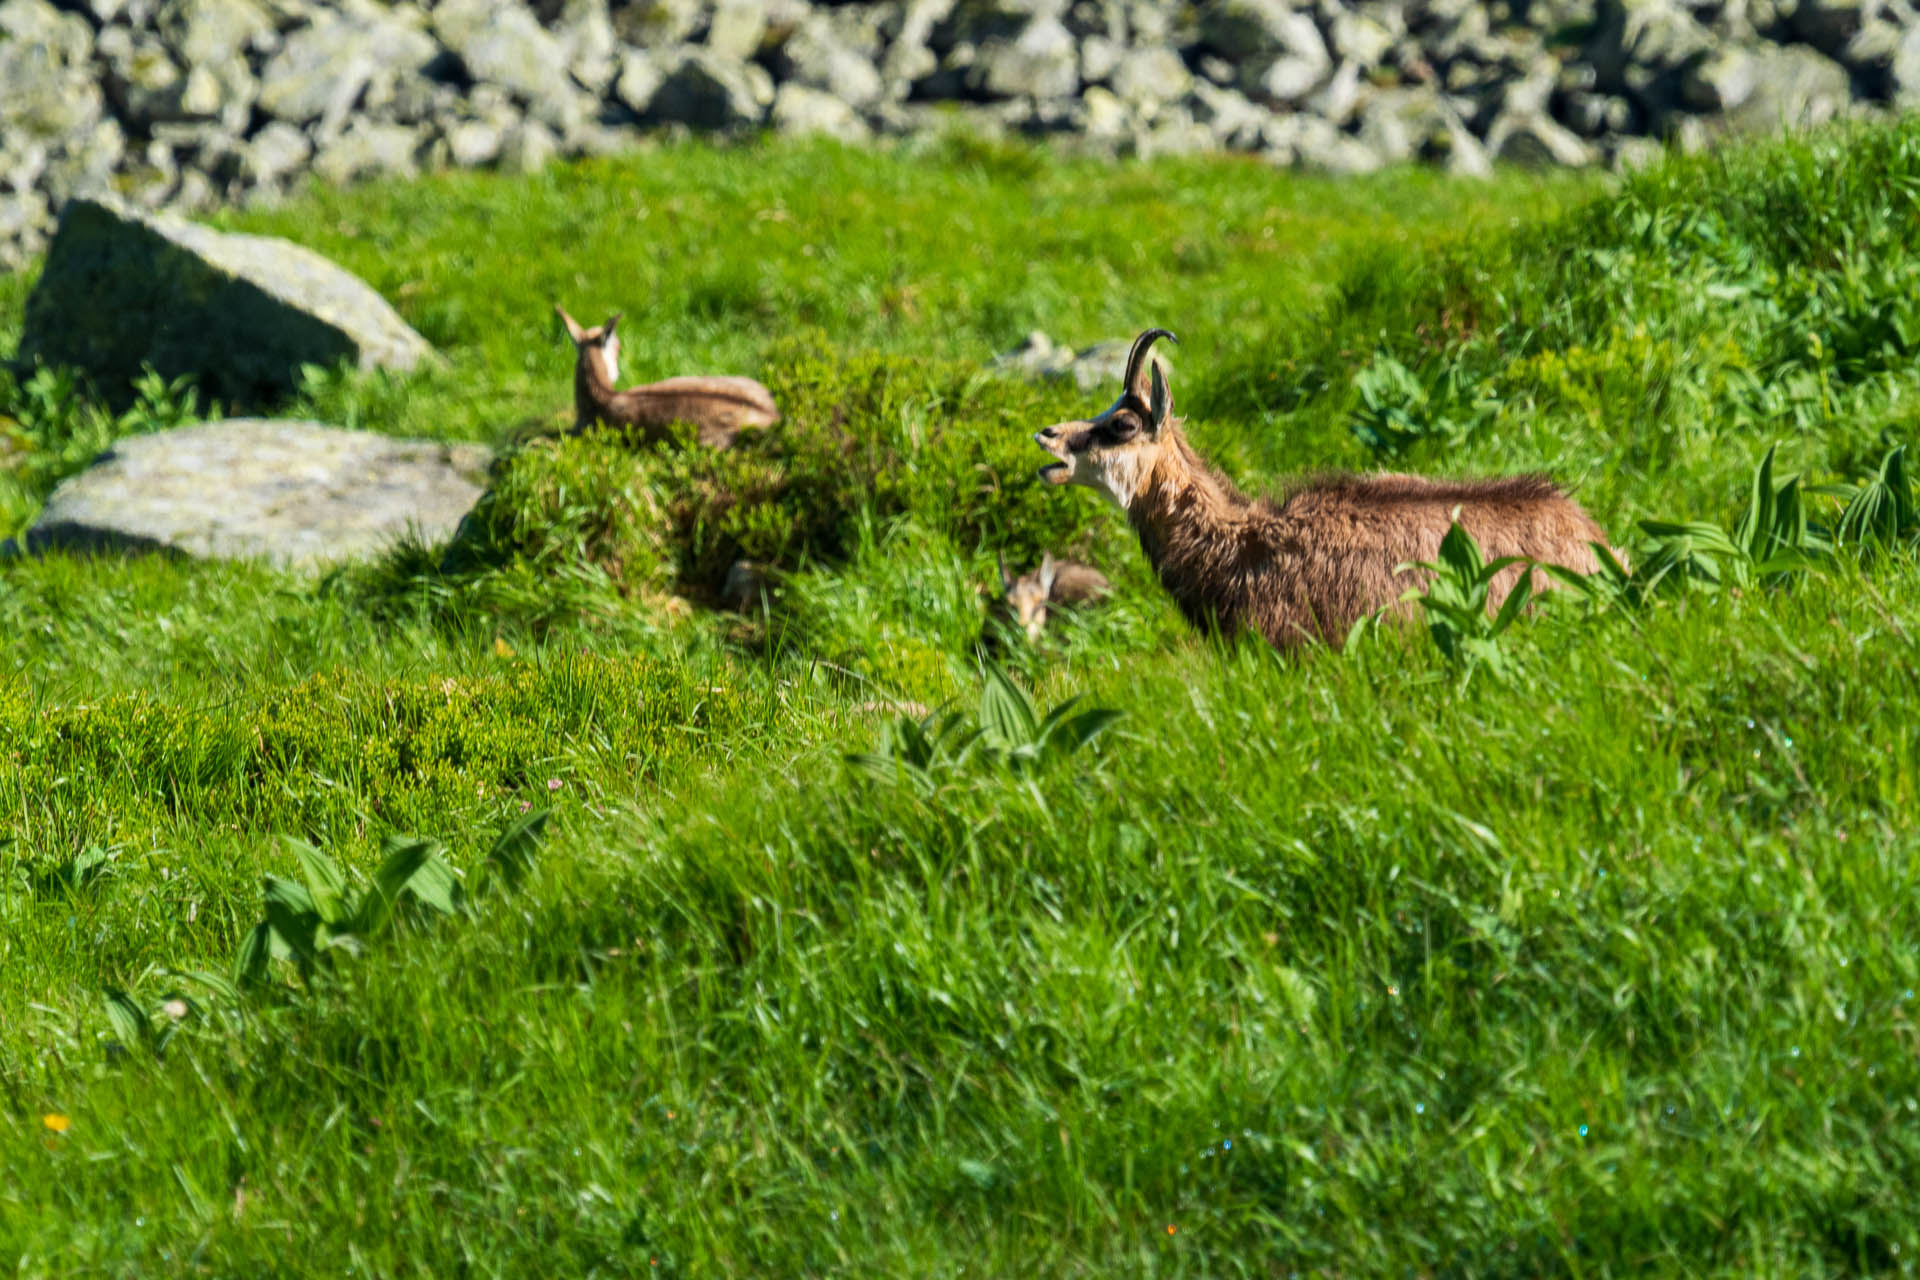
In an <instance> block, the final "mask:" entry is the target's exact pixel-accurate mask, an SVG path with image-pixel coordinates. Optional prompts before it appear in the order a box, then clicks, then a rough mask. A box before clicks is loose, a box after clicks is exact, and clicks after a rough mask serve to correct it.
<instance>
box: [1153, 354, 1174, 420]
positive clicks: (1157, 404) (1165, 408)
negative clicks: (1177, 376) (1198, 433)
mask: <svg viewBox="0 0 1920 1280" xmlns="http://www.w3.org/2000/svg"><path fill="white" fill-rule="evenodd" d="M1151 376H1152V378H1153V398H1152V400H1151V401H1150V402H1149V404H1148V410H1149V417H1148V419H1147V429H1148V430H1150V431H1152V432H1153V433H1154V434H1155V435H1158V434H1160V429H1161V428H1162V427H1164V426H1166V425H1167V419H1168V418H1169V417H1171V416H1172V415H1173V392H1172V391H1171V390H1169V389H1168V387H1167V378H1166V375H1165V374H1163V373H1161V372H1160V362H1159V361H1158V360H1155V361H1153V362H1152V368H1151Z"/></svg>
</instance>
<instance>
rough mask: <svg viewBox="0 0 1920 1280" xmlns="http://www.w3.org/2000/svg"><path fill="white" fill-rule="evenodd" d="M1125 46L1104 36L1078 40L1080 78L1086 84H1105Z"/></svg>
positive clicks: (1118, 63)
mask: <svg viewBox="0 0 1920 1280" xmlns="http://www.w3.org/2000/svg"><path fill="white" fill-rule="evenodd" d="M1126 55H1127V46H1126V45H1124V44H1122V43H1121V42H1120V41H1118V40H1109V39H1107V38H1106V37H1105V36H1088V37H1087V38H1086V39H1084V40H1082V41H1081V42H1080V79H1081V80H1082V81H1084V82H1085V83H1087V84H1105V83H1106V82H1107V81H1108V80H1109V79H1110V78H1112V76H1113V73H1114V70H1115V69H1116V68H1118V67H1119V65H1120V60H1121V59H1122V58H1124V57H1126Z"/></svg>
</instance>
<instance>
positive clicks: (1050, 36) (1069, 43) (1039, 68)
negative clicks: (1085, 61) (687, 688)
mask: <svg viewBox="0 0 1920 1280" xmlns="http://www.w3.org/2000/svg"><path fill="white" fill-rule="evenodd" d="M977 71H978V74H977V75H976V76H974V77H971V85H972V87H973V88H975V89H976V90H979V91H983V92H985V93H986V94H987V95H988V96H989V97H995V98H1064V97H1067V96H1068V95H1070V94H1072V93H1073V92H1074V91H1075V90H1076V89H1078V88H1079V87H1080V53H1079V49H1078V47H1077V46H1076V45H1075V43H1074V39H1073V34H1072V33H1071V32H1069V31H1068V30H1067V29H1066V27H1065V26H1064V25H1062V24H1061V22H1060V21H1059V20H1058V19H1057V18H1052V17H1047V16H1041V17H1038V18H1035V19H1033V20H1032V21H1031V22H1029V23H1028V24H1027V25H1026V28H1025V29H1024V30H1023V31H1021V33H1020V36H1019V38H1018V39H1017V40H1013V41H1010V42H1009V41H996V42H994V43H992V44H990V45H988V46H986V47H984V48H982V49H981V51H980V59H979V63H978V65H977Z"/></svg>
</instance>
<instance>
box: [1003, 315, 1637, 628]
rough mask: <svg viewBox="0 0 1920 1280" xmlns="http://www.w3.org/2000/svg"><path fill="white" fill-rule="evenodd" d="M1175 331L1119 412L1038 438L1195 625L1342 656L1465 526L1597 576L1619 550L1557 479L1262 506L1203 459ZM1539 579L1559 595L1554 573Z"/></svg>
mask: <svg viewBox="0 0 1920 1280" xmlns="http://www.w3.org/2000/svg"><path fill="white" fill-rule="evenodd" d="M1172 336H1173V335H1172V334H1171V333H1168V332H1167V331H1166V330H1165V329H1149V330H1147V331H1146V332H1144V333H1142V334H1141V335H1140V336H1139V337H1138V338H1135V339H1134V342H1133V349H1132V350H1131V351H1130V352H1129V353H1128V355H1127V369H1126V374H1125V377H1124V380H1123V381H1124V385H1123V386H1122V388H1121V393H1120V398H1119V399H1118V400H1116V401H1114V403H1113V405H1112V406H1111V407H1110V408H1108V409H1107V410H1106V411H1105V412H1103V413H1101V414H1099V415H1098V416H1096V417H1093V418H1089V419H1085V420H1081V421H1076V422H1062V423H1057V424H1056V425H1054V426H1051V427H1048V428H1046V429H1045V430H1044V431H1040V432H1037V433H1036V434H1035V435H1034V437H1033V438H1034V441H1035V442H1036V443H1038V444H1039V445H1040V447H1041V448H1043V449H1045V450H1046V451H1047V452H1049V453H1051V454H1052V455H1053V456H1054V457H1056V458H1058V459H1059V461H1058V462H1054V463H1050V464H1048V465H1047V466H1045V467H1042V468H1041V469H1040V478H1041V479H1043V480H1045V481H1047V482H1048V483H1050V484H1077V485H1084V486H1086V487H1087V488H1089V489H1094V490H1097V491H1098V492H1100V493H1102V494H1104V495H1105V496H1106V497H1107V498H1108V500H1109V501H1111V502H1113V503H1114V504H1115V505H1116V506H1118V507H1119V508H1120V509H1121V510H1122V511H1124V512H1125V513H1126V515H1127V520H1128V522H1129V523H1130V524H1132V526H1133V530H1134V532H1135V533H1136V534H1138V535H1139V538H1140V546H1141V548H1142V549H1143V550H1144V551H1145V552H1146V553H1147V558H1148V559H1149V560H1151V561H1152V562H1153V567H1154V569H1155V570H1156V571H1157V572H1158V573H1159V575H1160V582H1161V585H1163V586H1165V587H1166V589H1167V591H1168V592H1169V593H1170V594H1171V595H1172V596H1173V598H1174V601H1175V602H1176V603H1177V604H1179V606H1180V610H1181V612H1182V613H1184V614H1186V616H1187V619H1188V621H1190V622H1192V623H1193V624H1194V625H1196V626H1200V627H1217V628H1219V629H1221V630H1223V631H1229V632H1231V631H1237V630H1239V629H1240V628H1242V627H1252V628H1254V629H1255V630H1257V631H1259V632H1260V634H1261V635H1263V636H1265V637H1266V638H1267V641H1268V643H1270V644H1272V645H1273V646H1274V647H1275V648H1276V649H1281V650H1287V649H1292V648H1294V647H1295V646H1297V645H1300V644H1303V643H1306V642H1308V641H1312V640H1319V641H1322V642H1324V643H1326V644H1329V645H1332V646H1335V647H1338V646H1339V645H1340V644H1342V643H1343V642H1344V641H1345V639H1346V637H1347V634H1348V632H1349V631H1350V630H1351V629H1352V627H1353V624H1354V623H1356V622H1358V621H1359V620H1360V619H1362V618H1364V617H1366V616H1368V615H1369V614H1372V613H1374V612H1376V611H1379V610H1382V609H1384V610H1388V611H1390V612H1393V613H1397V614H1401V615H1406V614H1408V613H1409V612H1410V611H1411V609H1412V606H1411V605H1410V604H1407V603H1404V602H1402V601H1401V596H1402V594H1403V593H1404V592H1405V591H1406V590H1407V588H1408V587H1410V586H1415V585H1420V584H1423V583H1424V582H1425V581H1426V579H1427V577H1428V575H1427V574H1426V573H1425V572H1424V571H1417V570H1416V571H1409V572H1407V573H1397V572H1396V570H1397V569H1398V567H1399V566H1401V565H1406V564H1414V563H1419V562H1423V561H1424V562H1433V561H1437V560H1438V559H1439V554H1440V541H1441V539H1442V538H1444V537H1445V536H1446V533H1447V530H1448V528H1449V527H1451V525H1452V523H1453V521H1454V520H1455V519H1456V518H1457V519H1458V520H1459V521H1460V523H1461V525H1462V526H1464V527H1465V528H1466V530H1467V532H1468V533H1470V534H1472V535H1473V536H1474V538H1475V540H1476V541H1478V542H1479V544H1480V546H1481V549H1482V552H1483V553H1484V554H1485V555H1486V557H1487V558H1488V559H1489V560H1492V559H1494V558H1496V557H1501V556H1525V557H1527V558H1529V559H1531V560H1536V561H1540V562H1542V563H1547V564H1557V565H1562V566H1564V567H1566V568H1568V569H1571V570H1574V571H1575V572H1579V573H1592V572H1594V571H1595V570H1596V569H1598V568H1599V561H1598V557H1596V556H1595V554H1594V551H1593V547H1592V545H1590V544H1593V543H1598V544H1600V545H1602V546H1605V545H1606V534H1605V533H1604V532H1602V530H1601V529H1600V527H1599V526H1598V525H1596V524H1595V523H1594V522H1593V521H1592V519H1590V518H1589V517H1588V516H1587V513H1586V512H1585V511H1582V510H1581V509H1580V504H1579V503H1577V502H1575V501H1574V500H1573V499H1572V498H1569V497H1568V496H1567V495H1566V494H1564V493H1562V492H1560V490H1559V489H1558V488H1557V487H1556V486H1555V485H1554V484H1553V482H1552V481H1550V480H1548V479H1547V478H1546V477H1544V476H1537V475H1528V476H1508V477H1501V478H1498V479H1486V480H1429V479H1427V478H1425V477H1422V476H1411V475H1389V474H1381V475H1336V476H1324V477H1318V478H1312V479H1307V480H1304V481H1302V482H1300V483H1299V484H1297V485H1296V486H1295V487H1294V488H1292V489H1291V491H1290V492H1288V493H1287V494H1286V496H1285V497H1284V498H1283V500H1281V501H1280V502H1277V503H1275V502H1269V501H1265V500H1260V499H1253V498H1248V497H1247V496H1246V495H1245V494H1242V493H1241V492H1240V491H1239V490H1238V489H1236V488H1235V487H1234V486H1233V484H1232V482H1231V481H1229V480H1228V479H1227V478H1226V477H1225V476H1223V475H1221V474H1220V473H1219V472H1218V471H1215V470H1214V469H1213V468H1212V467H1211V466H1209V465H1207V463H1206V461H1205V460H1204V459H1203V458H1201V457H1200V455H1199V454H1197V453H1195V452H1194V451H1193V447H1192V446H1191V445H1189V444H1188V443H1187V437H1186V433H1185V432H1184V431H1183V430H1181V423H1180V419H1178V418H1176V417H1174V416H1173V393H1172V391H1171V390H1170V389H1169V388H1168V386H1167V380H1166V376H1165V374H1164V373H1163V372H1162V369H1161V366H1160V363H1159V362H1158V361H1156V360H1151V359H1150V358H1149V352H1150V349H1151V348H1152V346H1153V343H1154V340H1155V339H1157V338H1171V337H1172ZM1525 571H1526V567H1525V566H1524V565H1517V564H1516V565H1512V566H1509V567H1508V568H1507V569H1505V570H1503V571H1502V572H1501V573H1500V574H1499V576H1498V577H1497V578H1495V580H1494V582H1493V587H1492V590H1491V592H1490V599H1489V602H1488V603H1489V607H1490V608H1491V609H1498V608H1499V607H1500V604H1501V602H1502V601H1503V600H1505V599H1506V597H1507V593H1508V592H1510V591H1512V590H1513V588H1514V584H1515V583H1517V582H1518V581H1519V580H1520V577H1521V575H1522V573H1524V572H1525ZM1533 580H1534V582H1536V583H1538V584H1539V585H1540V586H1541V587H1543V588H1544V587H1548V586H1551V585H1552V582H1551V580H1550V579H1548V578H1547V575H1545V574H1534V575H1533Z"/></svg>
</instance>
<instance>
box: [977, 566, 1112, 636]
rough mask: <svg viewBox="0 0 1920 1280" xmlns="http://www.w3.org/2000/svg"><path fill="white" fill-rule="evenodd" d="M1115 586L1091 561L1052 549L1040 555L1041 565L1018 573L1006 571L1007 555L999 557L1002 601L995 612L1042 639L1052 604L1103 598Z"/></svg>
mask: <svg viewBox="0 0 1920 1280" xmlns="http://www.w3.org/2000/svg"><path fill="white" fill-rule="evenodd" d="M1111 590H1113V584H1112V583H1110V582H1108V581H1107V575H1105V574H1104V573H1101V572H1100V571H1099V570H1098V569H1095V568H1094V567H1092V566H1091V565H1084V564H1079V563H1076V562H1075V561H1072V560H1055V559H1054V558H1053V553H1052V552H1051V551H1049V552H1047V553H1045V554H1044V555H1042V556H1041V557H1040V567H1039V568H1038V569H1035V570H1033V571H1032V572H1031V573H1023V574H1021V575H1020V576H1019V577H1017V578H1016V577H1014V576H1013V574H1011V573H1009V572H1008V571H1007V561H1006V557H1005V556H1002V557H1001V558H1000V591H1001V595H1000V603H999V606H998V607H997V608H996V610H995V612H996V613H997V614H999V615H1000V616H1001V617H1002V618H1003V619H1006V620H1007V621H1011V622H1015V623H1018V624H1019V625H1020V628H1021V630H1023V631H1025V632H1026V633H1027V641H1028V643H1030V644H1038V643H1040V634H1041V632H1043V631H1045V630H1046V628H1047V607H1048V606H1049V605H1081V604H1088V603H1091V602H1092V601H1095V600H1098V599H1100V598H1101V597H1102V596H1104V595H1106V594H1107V593H1108V592H1109V591H1111Z"/></svg>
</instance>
